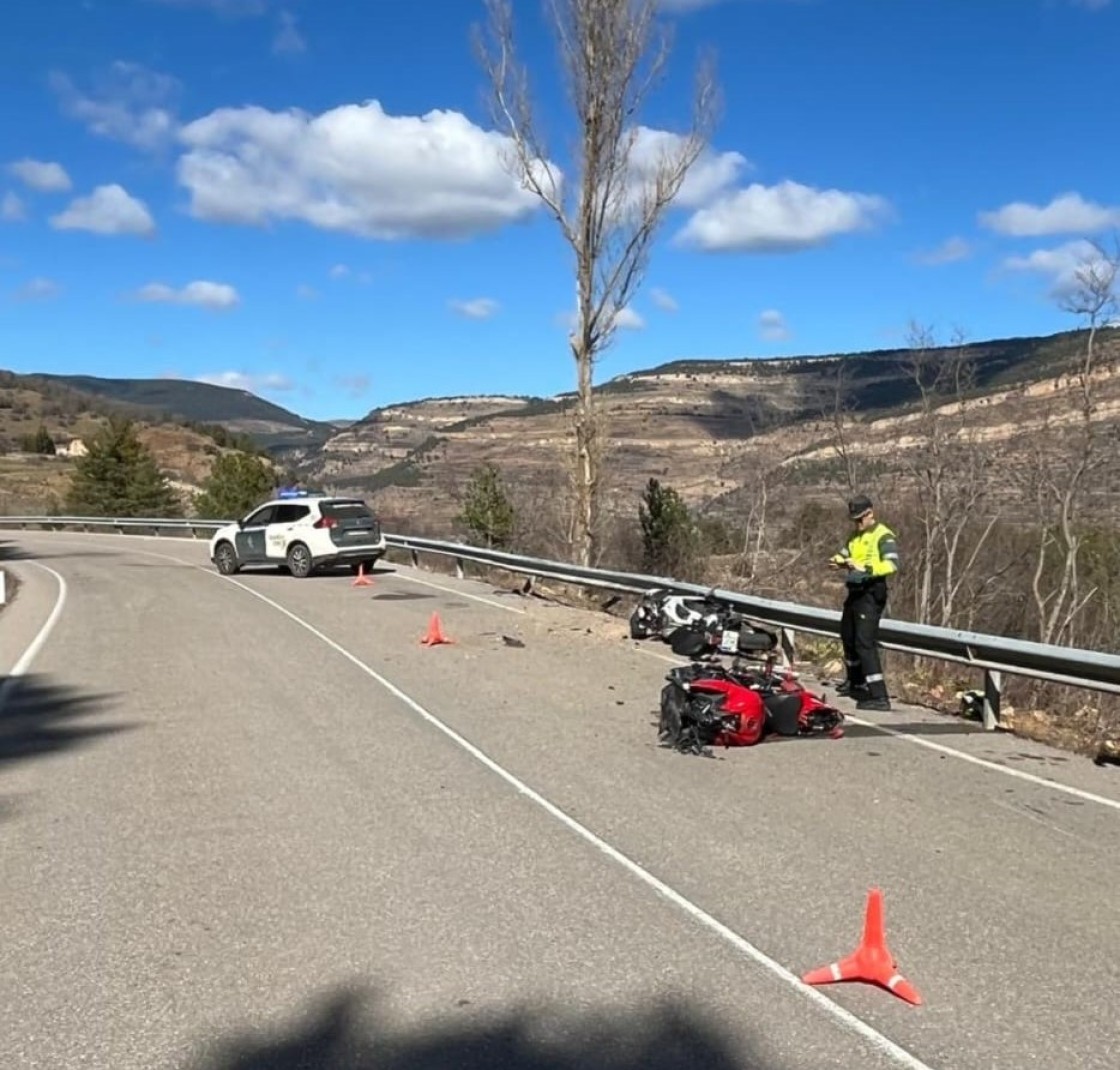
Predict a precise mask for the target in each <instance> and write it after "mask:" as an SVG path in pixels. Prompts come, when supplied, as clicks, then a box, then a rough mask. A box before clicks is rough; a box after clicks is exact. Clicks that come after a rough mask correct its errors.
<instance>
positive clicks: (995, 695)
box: [0, 516, 1120, 729]
mask: <svg viewBox="0 0 1120 1070" xmlns="http://www.w3.org/2000/svg"><path fill="white" fill-rule="evenodd" d="M227 523H231V521H226V520H180V519H160V518H146V517H139V518H137V517H127V518H126V517H121V518H114V517H77V516H9V517H0V528H11V527H19V528H26V527H43V528H86V529H88V528H96V527H107V528H115V529H116V530H117V531H119V532H121V533H124V532H127V531H136V530H137V529H146V530H148V531H155V532H158V531H161V530H163V531H182V532H190V534H191V536H192V537H197V533H198V532H207V533H213V532H215V531H217V530H218V528H220V527H223V526H224V525H226V524H227ZM385 541H386V542H387V543H388V545H389V546H391V547H394V548H396V549H399V550H407V551H409V553H410V554H411V555H412V559H413V561H414V562H415V563H417V564H418V563H419V555H420V554H437V555H440V556H443V557H451V558H453V559H454V560H455V563H456V571H457V573H458V574H459V575H462V573H463V568H462V565H463V562H464V561H472V562H475V563H478V564H484V565H491V566H493V567H496V568H501V569H504V570H506V571H508V572H513V573H518V574H521V575H526V576H528V577H530V585H531V583H532V581H533V580H534V579H551V580H555V581H557V582H561V583H570V584H573V585H575V586H583V587H597V588H601V589H604V590H610V591H616V592H625V593H629V594H641V593H642V592H644V591H648V590H650V589H652V588H660V589H663V590H667V591H671V592H673V593H674V594H683V595H697V596H705V595H711V596H714V597H715V598H717V599H719V600H720V601H722V602H725V603H727V604H729V605H732V606H734V607H735V609H736V610H738V611H739V612H741V613H742V614H743V615H744V616H746V617H749V618H750V619H751V620H754V621H757V622H758V623H760V624H764V625H769V626H770V627H774V628H778V629H780V630H781V632H782V641H783V646H784V647H785V648H786V651H787V654H789V655H790V656H792V651H793V634H794V633H797V632H805V633H809V634H814V635H823V636H827V637H829V638H833V639H835V638H837V637H838V636H839V632H840V613H839V611H838V610H830V609H821V608H817V607H815V606H802V605H796V604H794V603H792V602H778V601H773V600H771V599H766V598H756V597H753V596H750V595H743V594H739V593H737V592H735V591H725V590H722V589H719V588H711V587H704V586H701V585H699V584H693V583H682V582H680V581H679V580H675V579H672V578H670V577H666V576H645V575H641V574H638V573H631V572H616V571H613V570H610V569H600V568H581V567H580V566H578V565H573V564H567V563H564V562H560V561H547V560H544V559H541V558H533V557H525V556H523V555H521V554H512V553H507V552H505V551H502V550H491V549H486V548H484V547H479V546H470V545H468V544H465V543H456V542H448V541H444V540H440V539H427V538H422V537H419V536H411V535H391V534H389V533H388V532H386V533H385ZM879 635H880V641H881V643H882V645H883V646H884V647H886V648H887V649H891V650H898V651H901V652H904V653H907V654H913V655H918V656H922V657H929V658H934V659H937V660H939V661H950V662H956V663H958V664H962V665H968V666H971V667H974V668H978V669H982V670H983V671H984V715H983V720H984V725H985V727H986V728H988V729H992V728H994V727H995V725H996V722H997V720H998V714H999V698H1000V681H1001V676H1002V674H1003V673H1008V674H1009V675H1012V676H1028V677H1033V678H1036V679H1040V680H1048V681H1051V682H1054V683H1060V684H1067V685H1070V686H1072V687H1079V688H1085V689H1087V690H1092V691H1104V692H1109V693H1111V694H1120V656H1118V655H1116V654H1106V653H1103V652H1100V651H1095V650H1081V649H1077V648H1075V647H1062V646H1048V645H1046V644H1043V643H1034V642H1028V641H1026V640H1022V639H1010V638H1006V637H1004V636H998V635H985V634H982V633H978V632H967V631H960V630H958V629H955V628H936V627H932V626H930V625H924V624H913V623H910V622H909V621H901V620H893V619H890V618H884V619H883V621H882V624H881V626H880V630H879Z"/></svg>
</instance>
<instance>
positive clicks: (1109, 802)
mask: <svg viewBox="0 0 1120 1070" xmlns="http://www.w3.org/2000/svg"><path fill="white" fill-rule="evenodd" d="M845 716H846V718H847V720H849V721H851V722H852V724H858V725H862V726H864V727H866V728H874V729H875V730H876V731H878V732H882V733H884V734H885V735H888V736H895V737H896V738H898V739H904V740H906V741H907V742H908V743H913V744H915V745H916V746H919V747H928V748H929V749H930V750H932V751H937V752H938V753H939V754H946V755H948V756H950V757H952V758H959V759H960V760H961V761H962V762H971V763H972V764H973V765H978V766H980V767H981V768H983V769H991V770H992V771H993V772H996V773H1003V775H1004V776H1010V777H1015V778H1016V779H1017V780H1025V781H1027V783H1029V784H1037V785H1038V786H1039V787H1043V788H1051V789H1052V790H1054V791H1062V792H1065V794H1067V795H1072V796H1074V797H1075V798H1077V799H1082V800H1084V801H1085V802H1094V803H1099V804H1100V805H1101V806H1107V807H1108V808H1109V809H1111V810H1117V811H1120V800H1117V799H1109V798H1108V797H1107V796H1104V795H1096V794H1094V793H1093V792H1091V791H1085V790H1083V789H1082V788H1075V787H1073V786H1072V785H1071V784H1063V783H1061V782H1060V781H1057V780H1047V779H1046V777H1042V776H1038V775H1037V774H1035V773H1027V772H1024V771H1023V770H1022V769H1010V768H1008V767H1007V766H1006V765H1000V764H999V763H998V762H993V761H989V760H988V759H987V758H978V757H977V756H976V755H975V754H969V753H967V752H966V751H963V750H954V749H953V748H952V747H946V746H945V745H944V744H942V743H934V742H933V740H931V739H922V737H921V736H914V735H911V734H910V733H909V732H899V731H898V730H897V729H894V728H890V727H888V726H887V725H884V724H876V723H875V722H874V721H865V720H863V719H862V718H860V717H853V716H851V714H846V715H845Z"/></svg>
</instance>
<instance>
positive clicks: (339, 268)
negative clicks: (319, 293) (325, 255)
mask: <svg viewBox="0 0 1120 1070" xmlns="http://www.w3.org/2000/svg"><path fill="white" fill-rule="evenodd" d="M328 274H329V275H330V277H331V278H332V279H344V278H346V276H347V275H349V274H350V269H349V268H348V267H347V266H346V265H345V264H335V265H334V267H332V268H331V269H330V271H329V272H328Z"/></svg>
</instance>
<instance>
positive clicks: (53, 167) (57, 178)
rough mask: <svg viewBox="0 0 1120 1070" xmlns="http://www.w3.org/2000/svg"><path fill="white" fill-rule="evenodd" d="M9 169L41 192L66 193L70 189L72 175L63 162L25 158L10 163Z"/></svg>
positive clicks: (23, 181) (26, 184) (22, 180)
mask: <svg viewBox="0 0 1120 1070" xmlns="http://www.w3.org/2000/svg"><path fill="white" fill-rule="evenodd" d="M8 171H9V172H10V173H11V174H13V175H15V176H16V178H18V179H19V180H20V181H21V182H22V183H23V184H24V185H25V186H28V187H29V188H31V189H33V190H38V191H39V192H40V193H64V192H65V191H66V190H68V189H70V185H71V183H70V176H69V175H68V174H67V173H66V169H65V168H64V167H63V166H62V165H61V164H57V163H48V162H46V161H44V160H28V159H23V160H16V161H15V162H14V163H10V164H8Z"/></svg>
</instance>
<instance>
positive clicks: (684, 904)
mask: <svg viewBox="0 0 1120 1070" xmlns="http://www.w3.org/2000/svg"><path fill="white" fill-rule="evenodd" d="M191 567H195V568H198V566H197V565H196V566H191ZM199 571H201V572H207V573H208V574H209V575H214V576H216V578H218V579H224V580H225V582H226V583H229V584H232V585H233V586H234V587H239V588H240V589H241V590H243V591H245V592H246V593H247V594H250V595H252V596H253V597H254V598H259V599H260V600H261V601H262V602H264V603H265V605H267V606H270V607H271V608H272V609H274V610H276V612H277V613H282V614H283V615H284V616H285V617H287V618H288V619H289V620H291V621H292V622H293V623H295V624H297V625H299V627H301V628H303V629H305V630H306V631H308V632H309V633H310V634H311V635H313V636H315V638H316V639H319V640H320V641H321V642H323V643H325V644H326V645H327V646H329V647H330V648H331V649H332V650H334V651H335V652H336V653H338V654H341V655H342V657H344V658H346V660H347V661H349V662H350V663H351V664H353V665H354V666H355V667H356V668H358V669H360V670H361V671H362V672H364V673H365V674H366V675H367V676H369V677H371V678H372V679H373V680H375V681H376V682H377V683H379V684H380V685H381V686H382V687H383V688H385V690H386V691H388V692H389V693H390V694H391V695H393V696H394V697H395V698H397V699H399V700H400V701H401V702H403V703H404V704H405V705H406V706H408V707H409V709H411V710H413V711H414V712H415V713H417V714H419V716H420V717H422V718H423V719H424V720H425V721H427V722H428V724H430V725H432V727H433V728H436V729H438V730H439V731H440V732H442V733H443V734H444V735H445V736H447V737H448V738H449V739H450V740H451V741H452V742H454V743H456V744H457V745H458V746H460V747H461V748H462V749H463V750H465V751H466V752H467V753H468V754H469V755H470V756H471V757H472V758H474V759H475V760H476V761H478V762H480V763H481V764H482V765H484V766H485V767H486V768H487V769H489V770H490V771H491V772H492V773H495V774H497V775H498V776H499V777H501V778H502V779H503V780H504V781H506V783H507V784H509V785H510V786H511V787H513V788H514V789H515V790H516V791H517V792H519V793H520V794H522V795H524V796H525V797H526V798H527V799H529V800H531V801H532V802H534V803H536V804H537V805H538V806H539V807H541V809H543V810H544V811H545V812H546V813H548V814H550V815H551V816H552V817H554V818H555V819H556V820H557V821H559V822H560V823H561V824H563V825H565V826H566V827H567V828H568V829H570V830H571V831H572V832H574V833H575V834H576V835H577V836H579V837H580V838H581V839H583V840H586V841H587V842H588V843H589V844H591V846H593V847H594V848H596V850H598V851H600V852H601V853H602V854H604V855H606V857H607V858H609V859H611V861H613V862H616V863H618V865H620V866H622V868H623V869H625V870H627V871H628V872H629V873H631V874H632V875H633V876H635V877H637V878H638V880H640V881H642V882H643V883H644V884H646V885H648V886H649V887H650V888H652V889H653V890H654V891H655V892H657V893H658V894H659V895H661V896H662V897H663V898H665V899H667V900H668V901H669V902H670V903H672V904H673V905H674V906H676V907H678V908H679V909H680V910H683V911H684V912H685V913H686V914H688V915H690V916H691V917H692V918H694V919H695V920H696V921H698V922H699V923H700V924H701V925H703V926H705V927H706V928H708V929H710V930H711V931H712V932H714V933H715V934H716V935H717V936H720V937H722V938H723V939H724V940H726V941H727V942H728V943H729V944H731V945H732V946H733V947H734V948H736V949H737V950H738V951H741V952H742V953H743V954H744V955H746V956H747V957H748V958H750V959H752V960H753V961H754V962H755V963H757V964H758V965H759V966H762V967H764V968H765V969H767V970H769V971H770V972H771V973H773V974H774V975H775V976H776V977H777V978H778V979H779V980H781V981H784V982H785V983H786V984H787V985H789V986H790V987H791V988H793V989H794V990H795V991H797V992H799V993H800V994H801V995H803V996H805V997H806V998H807V999H809V1000H811V1001H812V1002H813V1003H815V1004H816V1005H817V1006H818V1007H820V1008H822V1009H823V1010H824V1011H826V1012H827V1013H828V1014H830V1015H832V1017H834V1018H835V1019H837V1020H838V1021H839V1022H840V1023H841V1024H843V1025H845V1026H847V1027H848V1028H849V1029H851V1030H852V1031H853V1032H855V1033H857V1034H858V1035H859V1036H861V1037H862V1038H863V1039H864V1040H866V1041H867V1042H868V1043H869V1044H870V1045H871V1046H872V1047H873V1048H875V1049H876V1050H877V1051H879V1052H881V1053H882V1054H884V1055H886V1056H887V1057H888V1058H890V1059H892V1060H893V1061H894V1062H896V1063H897V1064H898V1065H899V1066H905V1067H909V1068H910V1070H932V1067H930V1066H928V1065H927V1064H926V1063H923V1062H922V1061H921V1060H920V1059H919V1058H918V1057H917V1056H916V1055H913V1054H911V1053H910V1052H909V1051H907V1050H906V1049H905V1048H902V1047H900V1046H899V1045H898V1044H896V1043H895V1042H894V1041H893V1040H890V1039H889V1038H888V1037H885V1036H884V1035H883V1034H882V1033H880V1032H879V1031H878V1030H876V1029H875V1028H873V1027H872V1026H870V1025H868V1024H867V1022H865V1021H864V1020H863V1019H862V1018H859V1017H857V1016H856V1015H854V1014H852V1012H851V1011H848V1010H846V1009H845V1008H843V1007H841V1006H840V1005H839V1004H837V1003H834V1002H833V1001H832V1000H831V999H829V998H828V997H827V996H826V995H824V994H823V993H821V992H820V991H819V990H818V989H816V988H814V987H813V986H811V985H807V984H805V982H804V981H802V980H801V978H800V977H798V976H797V975H796V974H794V973H792V972H791V971H790V970H787V969H786V967H784V966H783V965H782V964H781V963H779V962H777V961H775V960H774V959H772V958H770V956H769V955H767V954H766V953H765V952H763V951H760V950H759V949H758V948H757V947H755V946H754V945H753V944H752V943H750V942H749V941H748V940H747V939H746V938H745V937H743V936H740V935H739V934H738V933H737V932H735V931H734V930H733V929H730V928H728V927H727V926H726V925H724V924H723V923H722V922H720V921H717V920H716V919H715V918H714V917H712V915H711V914H709V913H708V912H707V911H705V910H703V909H702V908H701V907H699V906H697V905H696V904H695V903H693V902H692V901H691V900H690V899H688V898H686V897H685V896H683V895H682V894H681V893H680V892H678V891H676V890H675V889H673V888H671V887H670V886H669V885H667V884H666V883H665V882H664V881H662V880H659V879H658V878H657V877H655V876H654V875H653V874H652V873H650V872H649V870H647V869H645V868H643V867H642V866H640V865H639V864H638V863H637V862H634V861H633V860H632V859H630V858H628V857H627V856H626V855H624V854H623V853H622V852H621V851H619V850H618V849H617V848H615V847H612V846H611V845H610V844H609V843H607V842H606V840H603V839H601V838H600V837H599V836H596V835H595V833H594V832H592V831H591V830H590V829H588V828H587V827H586V826H584V825H581V824H580V823H579V822H578V821H576V820H575V818H573V817H569V816H568V814H567V813H565V812H564V811H563V810H561V809H560V808H559V807H558V806H556V805H555V803H552V802H549V800H548V799H546V798H545V797H544V796H543V795H541V794H540V793H539V792H536V791H534V790H533V789H532V788H531V787H529V785H528V784H526V783H525V782H524V781H522V780H520V779H518V777H516V776H515V775H514V774H513V773H511V772H509V771H508V770H507V769H506V768H505V767H504V766H501V765H499V764H498V763H497V762H496V761H494V759H493V758H491V757H489V755H487V754H485V753H484V752H483V751H481V750H480V749H479V748H478V747H476V746H475V745H474V744H473V743H471V742H470V740H468V739H466V738H465V737H463V736H461V735H460V734H459V733H458V732H456V731H455V729H453V728H451V727H450V726H449V725H447V724H445V723H444V722H443V721H441V720H440V719H439V718H438V717H437V716H436V715H435V714H433V713H431V712H429V711H428V710H427V709H425V708H424V707H423V706H422V705H420V703H419V702H417V701H416V700H415V699H413V698H412V697H410V696H409V695H407V694H405V692H403V691H402V690H401V689H400V688H399V687H397V686H396V685H395V684H394V683H392V681H390V680H387V679H386V678H385V677H384V676H382V675H381V674H380V673H379V672H377V670H376V669H373V668H371V667H370V666H369V665H367V664H366V663H365V662H364V661H362V660H361V659H360V658H358V657H357V656H356V655H354V654H351V653H350V651H349V650H347V649H346V648H345V647H343V646H341V645H340V644H338V643H336V642H335V641H334V640H333V639H331V638H330V636H328V635H325V634H324V633H323V632H321V631H319V629H318V628H316V627H315V626H314V625H313V624H309V623H308V622H307V621H305V620H304V619H303V618H302V617H299V616H297V615H296V614H295V613H293V612H292V611H291V610H289V609H286V608H285V607H284V606H282V605H280V603H279V602H274V601H273V600H272V599H271V598H269V597H268V596H267V595H263V594H261V593H260V592H259V591H255V590H253V588H252V587H248V586H246V585H245V584H244V583H241V582H240V581H239V580H235V579H233V578H232V577H228V576H226V577H221V576H217V574H216V573H210V572H209V570H207V569H202V568H199Z"/></svg>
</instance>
